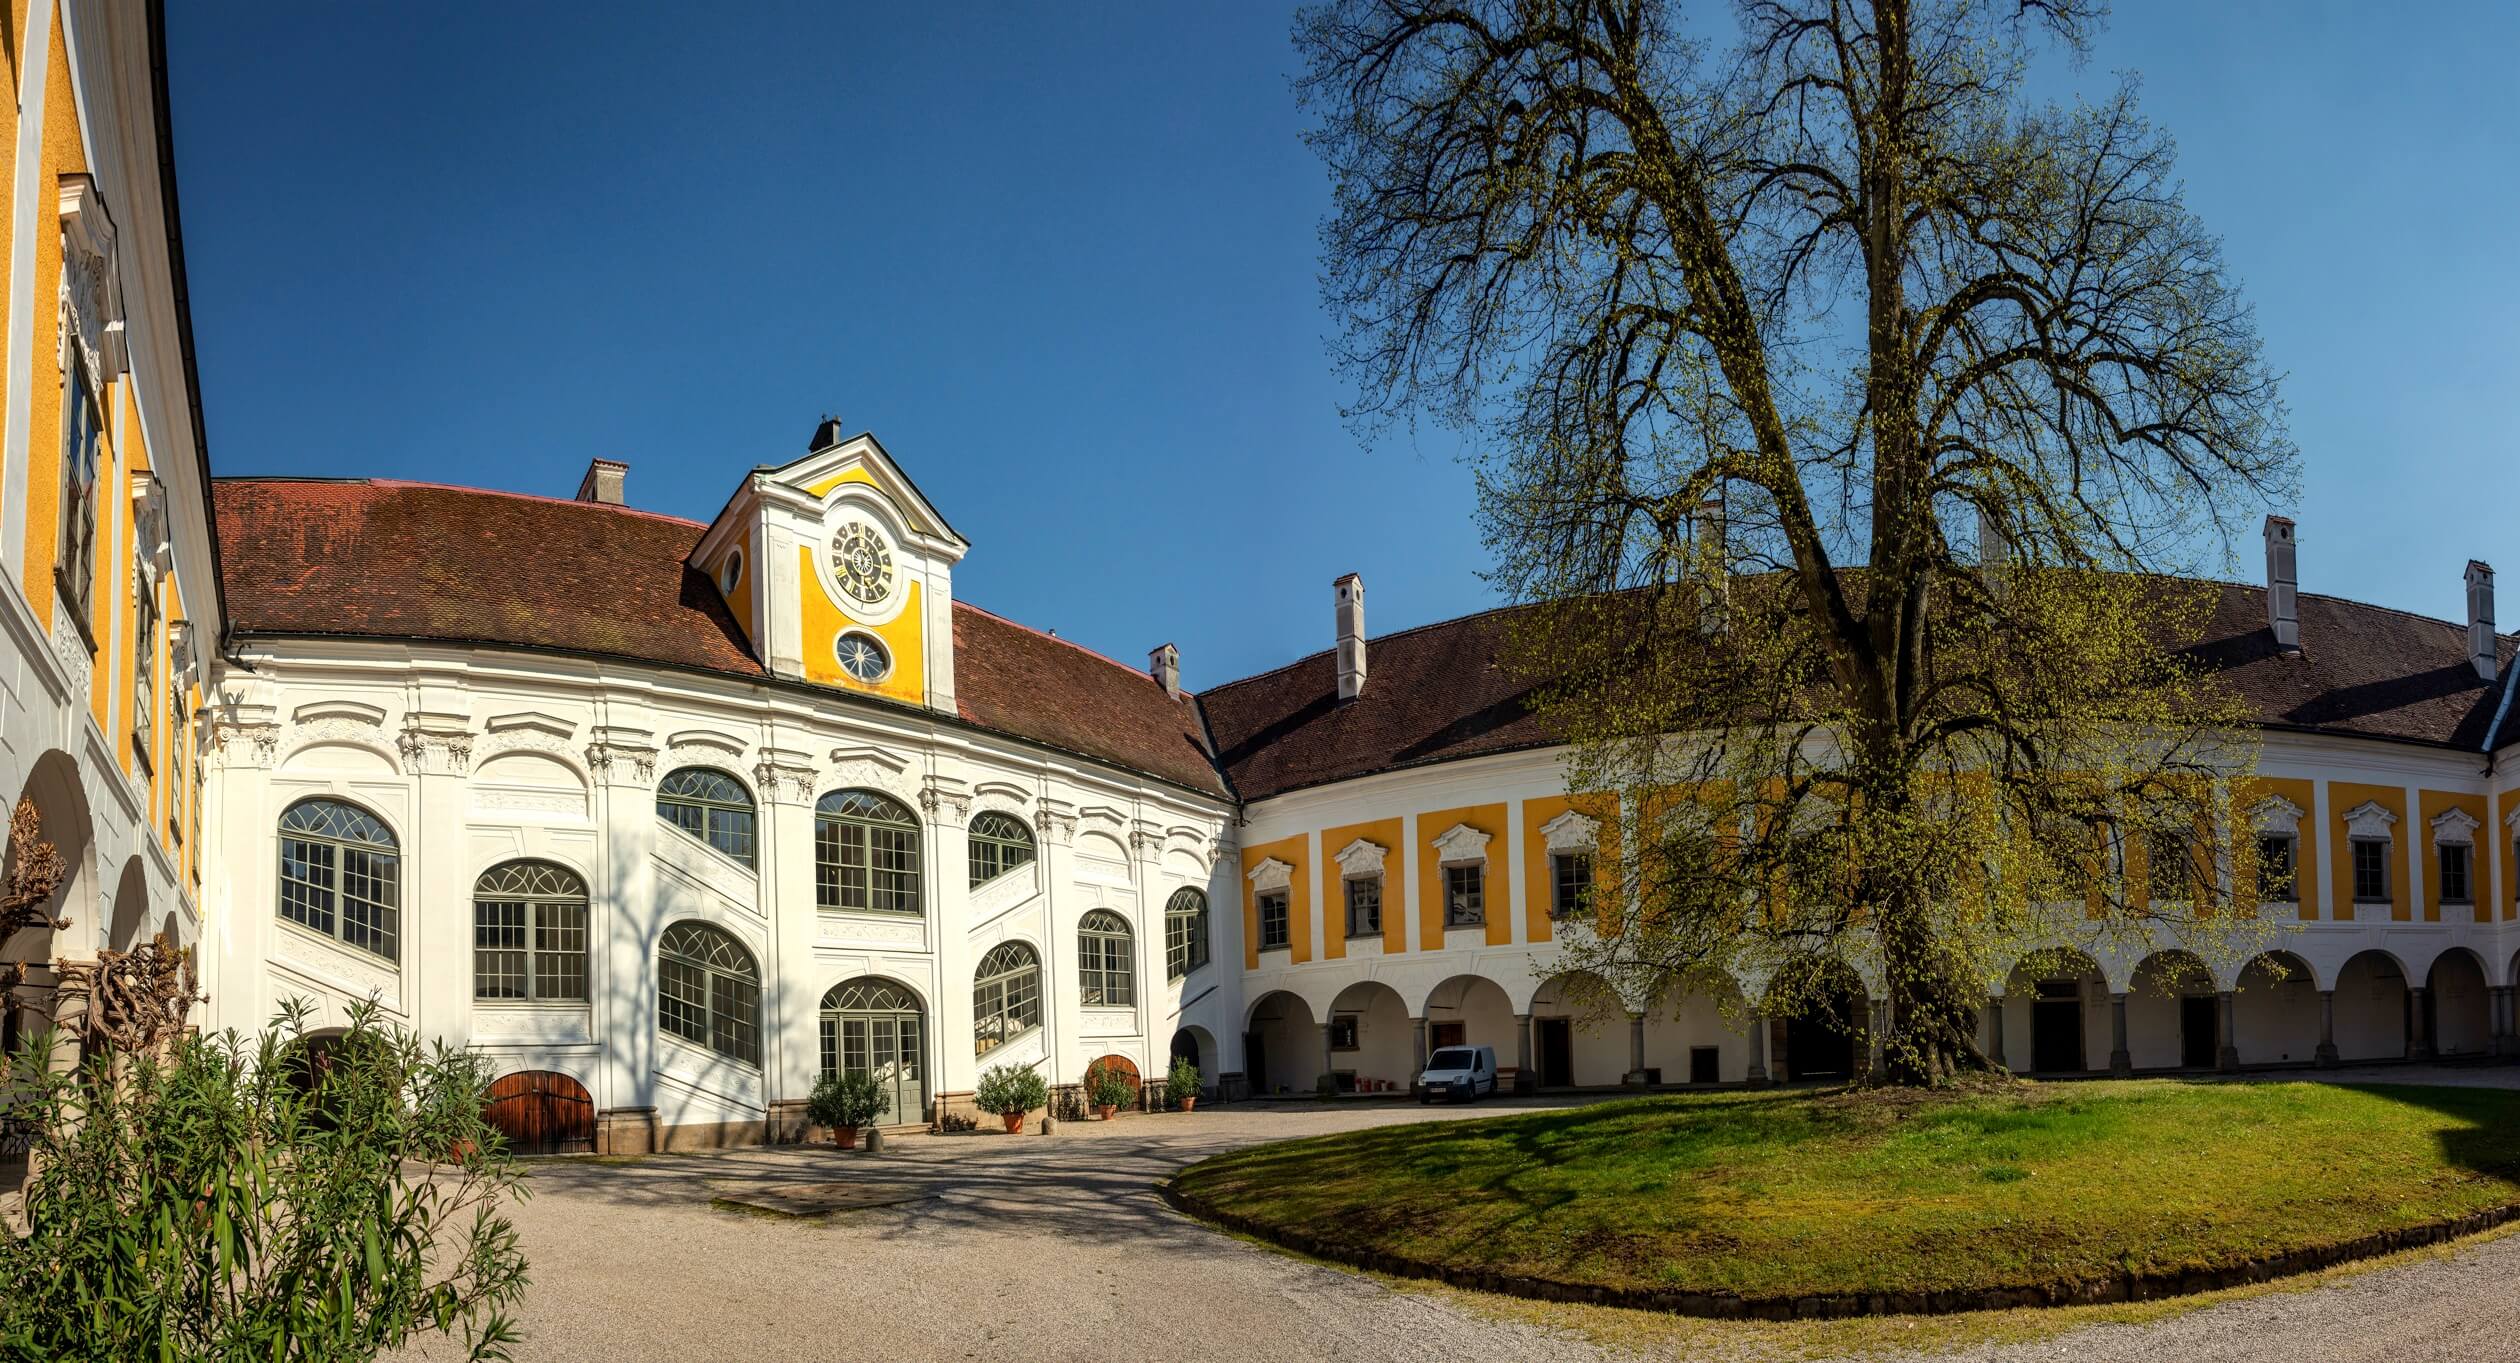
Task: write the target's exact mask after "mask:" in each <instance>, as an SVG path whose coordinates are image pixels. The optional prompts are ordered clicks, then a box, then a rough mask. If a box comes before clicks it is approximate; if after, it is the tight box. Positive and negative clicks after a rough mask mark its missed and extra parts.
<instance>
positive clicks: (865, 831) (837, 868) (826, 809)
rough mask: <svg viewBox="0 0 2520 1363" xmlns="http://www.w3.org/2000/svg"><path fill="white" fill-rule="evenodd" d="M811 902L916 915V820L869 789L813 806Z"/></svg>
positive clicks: (837, 795)
mask: <svg viewBox="0 0 2520 1363" xmlns="http://www.w3.org/2000/svg"><path fill="white" fill-rule="evenodd" d="M814 903H815V905H816V906H817V907H820V908H826V909H844V910H850V911H855V912H861V913H901V914H916V913H918V912H920V906H919V825H918V822H917V821H916V820H914V819H912V818H911V817H910V811H908V810H906V809H904V808H902V807H901V806H900V805H899V804H897V803H895V802H894V801H892V800H890V799H887V798H885V797H884V796H881V795H877V794H874V793H873V792H870V791H862V790H847V791H838V792H835V793H833V794H830V795H826V796H824V797H822V799H820V800H818V801H816V802H815V805H814Z"/></svg>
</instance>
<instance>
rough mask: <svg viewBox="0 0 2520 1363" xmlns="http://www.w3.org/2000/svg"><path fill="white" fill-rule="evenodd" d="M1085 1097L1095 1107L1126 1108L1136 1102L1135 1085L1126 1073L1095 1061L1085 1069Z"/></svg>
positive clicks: (1115, 1067)
mask: <svg viewBox="0 0 2520 1363" xmlns="http://www.w3.org/2000/svg"><path fill="white" fill-rule="evenodd" d="M1085 1096H1086V1099H1087V1101H1089V1102H1091V1103H1092V1104H1093V1105H1094V1106H1096V1107H1127V1106H1128V1105H1129V1104H1131V1103H1134V1102H1136V1101H1137V1085H1136V1084H1135V1083H1132V1082H1131V1081H1130V1079H1129V1075H1128V1072H1127V1071H1125V1070H1122V1069H1120V1068H1118V1067H1117V1066H1112V1065H1105V1064H1103V1063H1102V1062H1101V1061H1096V1062H1094V1063H1093V1064H1092V1065H1089V1066H1087V1067H1086V1069H1085Z"/></svg>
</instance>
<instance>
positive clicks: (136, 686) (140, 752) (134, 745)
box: [131, 564, 158, 771]
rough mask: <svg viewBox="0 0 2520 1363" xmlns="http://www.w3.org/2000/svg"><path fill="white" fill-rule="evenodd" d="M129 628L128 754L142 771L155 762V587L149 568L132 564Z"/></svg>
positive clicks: (156, 626)
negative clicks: (129, 724) (131, 598)
mask: <svg viewBox="0 0 2520 1363" xmlns="http://www.w3.org/2000/svg"><path fill="white" fill-rule="evenodd" d="M132 590H133V593H134V595H135V597H136V598H137V599H135V600H134V601H133V602H132V631H131V755H132V758H133V759H134V760H136V761H137V762H139V764H140V769H141V770H142V771H148V770H150V769H151V768H154V767H155V766H156V765H157V753H156V752H155V751H154V750H153V748H152V746H151V745H152V743H153V741H154V738H155V733H156V729H155V721H156V719H157V636H158V607H157V588H156V587H155V586H154V585H152V584H151V583H150V581H149V570H148V569H147V568H146V567H145V566H141V565H137V564H135V565H134V566H133V568H132Z"/></svg>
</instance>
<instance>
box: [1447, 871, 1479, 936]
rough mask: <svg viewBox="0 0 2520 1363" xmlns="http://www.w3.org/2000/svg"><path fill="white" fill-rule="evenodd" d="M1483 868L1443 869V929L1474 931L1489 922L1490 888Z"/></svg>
mask: <svg viewBox="0 0 2520 1363" xmlns="http://www.w3.org/2000/svg"><path fill="white" fill-rule="evenodd" d="M1485 869H1486V868H1485V867H1480V866H1447V867H1445V868H1444V926H1445V927H1448V928H1475V927H1480V926H1483V925H1484V924H1485V923H1486V922H1487V886H1486V884H1485V877H1484V876H1483V875H1482V874H1481V872H1483V871H1484V870H1485Z"/></svg>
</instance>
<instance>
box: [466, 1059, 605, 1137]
mask: <svg viewBox="0 0 2520 1363" xmlns="http://www.w3.org/2000/svg"><path fill="white" fill-rule="evenodd" d="M481 1115H482V1119H483V1120H485V1121H487V1122H488V1123H489V1124H490V1125H491V1127H492V1128H493V1129H495V1130H497V1131H498V1132H499V1134H501V1135H503V1136H505V1137H507V1143H508V1150H509V1152H510V1153H513V1154H518V1155H565V1154H575V1153H580V1152H585V1151H591V1150H593V1149H594V1148H595V1103H594V1100H593V1099H591V1098H589V1097H588V1096H587V1094H586V1086H585V1085H583V1084H580V1083H579V1082H578V1081H576V1080H575V1079H572V1078H570V1077H569V1076H567V1075H565V1074H556V1073H553V1072H552V1071H550V1070H520V1071H518V1072H517V1073H515V1074H511V1075H507V1076H504V1077H502V1078H501V1079H499V1080H498V1082H496V1083H494V1084H492V1085H491V1086H490V1095H489V1100H488V1102H487V1103H486V1104H485V1105H484V1106H483V1108H482V1113H481Z"/></svg>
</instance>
